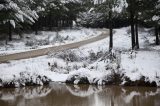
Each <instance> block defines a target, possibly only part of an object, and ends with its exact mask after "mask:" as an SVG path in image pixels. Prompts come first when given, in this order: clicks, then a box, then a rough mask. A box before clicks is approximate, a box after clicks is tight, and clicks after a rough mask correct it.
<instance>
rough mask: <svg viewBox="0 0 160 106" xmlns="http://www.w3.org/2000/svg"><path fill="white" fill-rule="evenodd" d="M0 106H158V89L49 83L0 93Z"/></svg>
mask: <svg viewBox="0 0 160 106" xmlns="http://www.w3.org/2000/svg"><path fill="white" fill-rule="evenodd" d="M0 106H160V88H144V87H115V86H109V87H107V86H105V87H102V86H99V87H97V86H91V85H90V86H87V85H80V86H77V85H65V84H57V83H52V84H50V85H49V86H39V87H25V88H14V89H13V88H12V89H0Z"/></svg>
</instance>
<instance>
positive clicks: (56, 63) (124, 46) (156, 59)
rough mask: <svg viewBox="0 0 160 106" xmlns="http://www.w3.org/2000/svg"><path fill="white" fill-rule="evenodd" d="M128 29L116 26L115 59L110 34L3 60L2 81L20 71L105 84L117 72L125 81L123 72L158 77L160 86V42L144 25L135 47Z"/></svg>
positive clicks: (132, 77) (131, 76)
mask: <svg viewBox="0 0 160 106" xmlns="http://www.w3.org/2000/svg"><path fill="white" fill-rule="evenodd" d="M129 29H130V28H129V27H125V28H121V29H115V34H114V51H113V54H112V55H114V56H115V57H116V58H114V59H112V61H111V59H109V54H108V44H109V38H106V39H103V40H101V41H97V42H95V43H92V44H89V45H86V46H83V47H80V48H77V49H73V50H68V51H62V52H59V53H53V54H50V55H48V56H42V57H37V58H31V59H25V60H19V61H11V62H10V63H4V64H0V70H1V71H0V79H1V83H2V85H3V83H4V82H5V83H6V82H11V81H13V80H14V81H17V80H18V79H21V77H22V76H21V75H20V73H27V74H23V75H24V76H23V77H28V76H27V75H28V73H29V75H30V76H32V77H36V76H37V75H41V76H47V77H48V78H49V79H51V80H52V81H55V82H65V81H66V80H73V81H74V82H73V83H74V84H78V83H79V82H80V81H81V80H82V78H87V79H88V81H89V83H91V84H98V85H103V84H104V83H105V82H106V81H110V79H109V78H108V77H110V76H114V73H118V74H120V76H121V75H122V84H124V83H125V82H126V80H125V78H123V74H124V75H125V77H128V78H129V79H130V80H131V81H136V80H140V79H141V78H142V77H143V76H144V77H145V79H144V80H145V81H149V82H152V81H155V82H156V84H157V85H158V86H160V46H155V45H153V44H154V40H155V36H152V34H151V32H150V30H149V29H143V28H141V29H140V35H139V42H140V50H138V51H132V50H131V37H130V30H129ZM114 56H113V57H114ZM19 82H20V81H19ZM40 84H41V83H40Z"/></svg>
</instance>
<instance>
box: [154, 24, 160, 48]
mask: <svg viewBox="0 0 160 106" xmlns="http://www.w3.org/2000/svg"><path fill="white" fill-rule="evenodd" d="M158 32H159V31H158V26H157V25H156V26H155V35H156V45H159V44H160V42H159V35H158Z"/></svg>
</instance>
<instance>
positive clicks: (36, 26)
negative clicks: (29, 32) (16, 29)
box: [34, 21, 38, 35]
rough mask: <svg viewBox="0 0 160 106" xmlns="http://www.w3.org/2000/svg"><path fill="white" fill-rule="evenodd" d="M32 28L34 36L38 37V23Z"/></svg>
mask: <svg viewBox="0 0 160 106" xmlns="http://www.w3.org/2000/svg"><path fill="white" fill-rule="evenodd" d="M34 28H35V35H38V21H36V22H35V24H34Z"/></svg>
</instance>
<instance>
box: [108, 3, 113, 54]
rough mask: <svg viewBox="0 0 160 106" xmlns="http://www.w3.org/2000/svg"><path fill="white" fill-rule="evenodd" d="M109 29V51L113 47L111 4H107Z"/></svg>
mask: <svg viewBox="0 0 160 106" xmlns="http://www.w3.org/2000/svg"><path fill="white" fill-rule="evenodd" d="M109 7H110V11H109V31H110V40H109V51H110V52H111V51H112V49H113V27H112V6H111V4H109Z"/></svg>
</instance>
